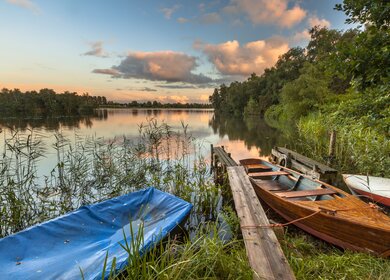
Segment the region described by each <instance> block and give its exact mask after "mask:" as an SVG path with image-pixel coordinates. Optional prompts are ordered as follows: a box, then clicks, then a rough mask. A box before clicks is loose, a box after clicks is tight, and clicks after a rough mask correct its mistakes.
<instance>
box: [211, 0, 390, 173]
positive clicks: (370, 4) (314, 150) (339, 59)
mask: <svg viewBox="0 0 390 280" xmlns="http://www.w3.org/2000/svg"><path fill="white" fill-rule="evenodd" d="M336 10H339V11H343V12H345V13H346V15H347V16H348V19H347V22H348V23H355V24H359V26H358V27H356V28H353V29H350V30H346V31H339V30H333V29H327V28H321V27H319V26H317V27H314V28H312V29H311V30H310V36H311V40H310V42H309V43H308V45H307V46H306V48H300V47H295V48H292V49H290V50H289V51H288V52H287V53H286V54H284V55H282V56H281V57H280V58H279V60H278V61H277V63H276V64H275V66H273V67H271V68H269V69H266V70H265V72H264V73H263V74H262V75H261V76H257V75H255V74H252V75H251V77H249V78H248V79H247V80H246V81H244V82H234V83H232V84H230V85H229V86H226V85H221V86H220V87H219V88H217V89H215V90H214V93H213V94H212V95H211V96H210V102H211V103H212V104H213V107H214V108H215V110H216V113H219V114H224V113H228V114H234V115H236V116H242V115H246V116H249V115H259V116H264V117H265V119H266V120H267V122H268V123H269V124H271V125H273V126H275V127H279V128H282V129H285V128H286V127H287V128H288V127H293V128H296V130H297V131H298V135H297V137H296V138H297V143H298V142H299V143H298V144H299V145H297V147H296V149H298V150H299V151H300V152H303V153H305V154H306V155H308V156H309V157H313V158H316V159H317V160H320V161H323V162H326V161H327V156H328V152H327V151H328V141H329V140H328V139H329V136H328V135H329V133H330V132H331V131H336V133H337V144H336V158H335V162H334V167H335V168H337V169H339V170H340V171H342V172H355V173H356V172H359V173H363V174H367V173H368V174H370V175H376V176H387V177H389V176H390V158H389V156H388V155H389V154H390V141H389V135H390V107H389V104H390V86H389V85H390V56H389V53H390V49H389V46H390V27H389V25H390V22H389V18H390V4H389V3H388V2H387V1H381V0H377V1H366V0H360V1H348V0H346V1H344V3H343V4H340V5H337V6H336Z"/></svg>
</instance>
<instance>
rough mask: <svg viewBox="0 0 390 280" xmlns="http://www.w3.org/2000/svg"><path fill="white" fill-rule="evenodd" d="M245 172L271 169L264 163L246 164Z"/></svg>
mask: <svg viewBox="0 0 390 280" xmlns="http://www.w3.org/2000/svg"><path fill="white" fill-rule="evenodd" d="M245 170H246V173H254V172H262V171H271V170H272V168H271V167H269V166H267V165H264V164H261V163H259V164H247V165H245Z"/></svg>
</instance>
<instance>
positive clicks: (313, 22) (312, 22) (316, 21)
mask: <svg viewBox="0 0 390 280" xmlns="http://www.w3.org/2000/svg"><path fill="white" fill-rule="evenodd" d="M307 23H308V25H309V27H314V26H321V27H326V28H329V27H330V22H329V21H328V20H326V19H324V18H322V19H320V18H318V17H316V16H312V17H309V18H308V20H307Z"/></svg>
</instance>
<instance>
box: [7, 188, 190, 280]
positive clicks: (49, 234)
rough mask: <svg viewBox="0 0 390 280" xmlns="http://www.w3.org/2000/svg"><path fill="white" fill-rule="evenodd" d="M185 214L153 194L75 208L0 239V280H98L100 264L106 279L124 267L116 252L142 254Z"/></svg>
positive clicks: (184, 205)
mask: <svg viewBox="0 0 390 280" xmlns="http://www.w3.org/2000/svg"><path fill="white" fill-rule="evenodd" d="M191 208H192V205H191V204H190V203H188V202H185V201H183V200H181V199H179V198H177V197H175V196H173V195H170V194H167V193H164V192H161V191H159V190H157V189H154V188H148V189H145V190H141V191H137V192H134V193H130V194H128V195H124V196H120V197H116V198H113V199H110V200H107V201H104V202H101V203H97V204H94V205H90V206H84V207H81V208H79V209H78V210H76V211H74V212H71V213H68V214H66V215H64V216H61V217H58V218H56V219H53V220H50V221H48V222H45V223H42V224H39V225H36V226H33V227H31V228H28V229H26V230H24V231H21V232H19V233H16V234H13V235H10V236H7V237H5V238H3V239H0V272H1V279H10V280H11V279H12V280H13V279H81V278H83V279H102V276H103V275H102V273H103V265H104V263H105V261H106V262H107V266H106V271H105V275H104V276H105V278H108V276H109V274H110V271H111V269H114V270H115V272H116V273H118V272H120V271H121V270H123V269H124V268H125V266H126V265H127V262H128V260H129V254H128V252H126V250H125V249H124V248H123V247H122V246H125V247H127V246H129V247H128V248H129V249H130V252H131V250H135V251H136V252H137V251H138V252H139V253H140V254H143V253H145V252H147V251H148V250H149V249H150V248H152V247H153V246H154V245H155V244H156V243H158V242H159V241H160V240H162V239H163V238H164V237H166V236H167V234H168V233H170V232H171V231H172V230H174V229H175V228H176V227H177V225H178V224H180V223H181V222H182V221H183V220H184V219H185V218H186V217H187V215H188V214H189V212H190V210H191ZM134 240H139V241H138V242H137V241H134ZM126 244H128V245H126ZM134 244H135V246H133V245H134ZM132 246H133V247H132ZM114 260H115V266H114V267H112V264H113V262H114Z"/></svg>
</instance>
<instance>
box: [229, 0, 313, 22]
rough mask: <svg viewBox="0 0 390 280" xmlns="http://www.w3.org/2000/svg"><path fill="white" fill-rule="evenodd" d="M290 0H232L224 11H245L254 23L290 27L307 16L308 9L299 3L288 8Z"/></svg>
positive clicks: (236, 12) (233, 12)
mask: <svg viewBox="0 0 390 280" xmlns="http://www.w3.org/2000/svg"><path fill="white" fill-rule="evenodd" d="M288 3H289V0H273V1H269V0H231V2H230V5H229V6H226V7H225V8H224V9H223V11H224V12H225V13H228V14H238V13H244V14H246V15H247V16H248V18H249V19H250V20H251V22H252V23H254V24H264V23H269V24H276V25H279V26H281V27H287V28H290V27H292V26H294V25H295V24H297V23H299V22H301V21H302V20H303V19H304V18H305V17H306V13H307V12H306V10H304V9H302V8H301V7H299V6H298V5H295V6H294V7H293V8H291V9H289V8H288Z"/></svg>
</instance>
